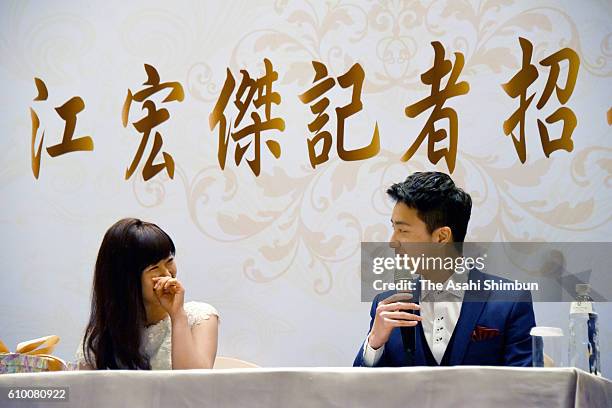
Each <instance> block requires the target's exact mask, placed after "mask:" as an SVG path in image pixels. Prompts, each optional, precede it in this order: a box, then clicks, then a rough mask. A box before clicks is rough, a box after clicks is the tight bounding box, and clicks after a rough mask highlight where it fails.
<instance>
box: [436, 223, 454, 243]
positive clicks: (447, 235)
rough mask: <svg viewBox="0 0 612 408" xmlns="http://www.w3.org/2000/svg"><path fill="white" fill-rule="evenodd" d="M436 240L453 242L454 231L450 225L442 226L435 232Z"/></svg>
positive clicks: (438, 241) (437, 241)
mask: <svg viewBox="0 0 612 408" xmlns="http://www.w3.org/2000/svg"><path fill="white" fill-rule="evenodd" d="M433 237H434V242H436V243H439V244H443V243H449V242H453V232H452V230H451V229H450V228H449V227H440V228H437V229H436V230H434V232H433Z"/></svg>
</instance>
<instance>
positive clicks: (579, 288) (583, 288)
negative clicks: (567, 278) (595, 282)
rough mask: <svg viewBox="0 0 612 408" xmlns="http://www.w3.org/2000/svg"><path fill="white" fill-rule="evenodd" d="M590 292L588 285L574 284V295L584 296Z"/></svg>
mask: <svg viewBox="0 0 612 408" xmlns="http://www.w3.org/2000/svg"><path fill="white" fill-rule="evenodd" d="M590 290H591V285H589V284H588V283H577V284H576V294H577V295H586V294H588V293H589V291H590Z"/></svg>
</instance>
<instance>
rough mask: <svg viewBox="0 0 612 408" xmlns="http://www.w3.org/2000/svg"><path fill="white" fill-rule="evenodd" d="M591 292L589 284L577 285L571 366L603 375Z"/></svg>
mask: <svg viewBox="0 0 612 408" xmlns="http://www.w3.org/2000/svg"><path fill="white" fill-rule="evenodd" d="M590 290H591V285H589V284H586V283H579V284H577V285H576V295H577V296H576V300H575V301H574V302H572V304H571V306H570V316H569V365H570V366H572V367H577V368H580V369H582V370H584V371H587V372H590V373H591V374H595V375H601V366H600V359H599V330H598V327H597V313H595V310H594V309H593V299H592V298H591V296H589V291H590Z"/></svg>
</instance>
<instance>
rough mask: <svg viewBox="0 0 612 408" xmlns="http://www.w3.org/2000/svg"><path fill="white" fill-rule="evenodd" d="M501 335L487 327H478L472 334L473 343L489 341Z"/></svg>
mask: <svg viewBox="0 0 612 408" xmlns="http://www.w3.org/2000/svg"><path fill="white" fill-rule="evenodd" d="M500 334H501V333H500V331H499V330H498V329H491V328H489V327H485V326H476V328H475V329H474V331H473V332H472V341H482V340H489V339H492V338H494V337H497V336H499V335H500Z"/></svg>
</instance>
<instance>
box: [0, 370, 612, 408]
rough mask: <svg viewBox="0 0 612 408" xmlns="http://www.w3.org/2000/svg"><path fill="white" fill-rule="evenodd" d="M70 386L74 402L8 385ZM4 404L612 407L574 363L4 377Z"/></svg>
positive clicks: (0, 401)
mask: <svg viewBox="0 0 612 408" xmlns="http://www.w3.org/2000/svg"><path fill="white" fill-rule="evenodd" d="M27 386H38V387H51V386H53V387H69V394H68V395H69V398H68V401H67V402H66V401H64V402H57V401H56V402H35V401H18V400H10V401H9V400H8V399H7V398H6V392H7V388H8V387H27ZM0 389H1V390H2V393H3V395H2V396H1V397H0V406H2V407H26V406H28V407H52V408H61V407H87V406H91V407H121V406H126V407H127V406H129V407H164V408H170V407H172V408H174V407H203V406H211V407H244V406H248V407H266V408H268V407H291V408H293V407H317V406H323V407H330V406H333V407H376V408H378V407H380V408H383V407H384V408H387V407H400V406H402V407H408V406H410V407H419V408H421V407H470V408H476V407H508V406H514V407H521V408H522V407H589V408H592V407H606V408H609V407H612V381H610V380H607V379H605V378H599V377H595V376H593V375H591V374H588V373H585V372H584V371H581V370H577V369H574V368H554V369H553V368H514V367H465V366H460V367H407V368H352V367H350V368H328V367H323V368H254V369H229V370H185V371H72V372H70V371H68V372H53V373H36V374H5V375H0Z"/></svg>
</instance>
